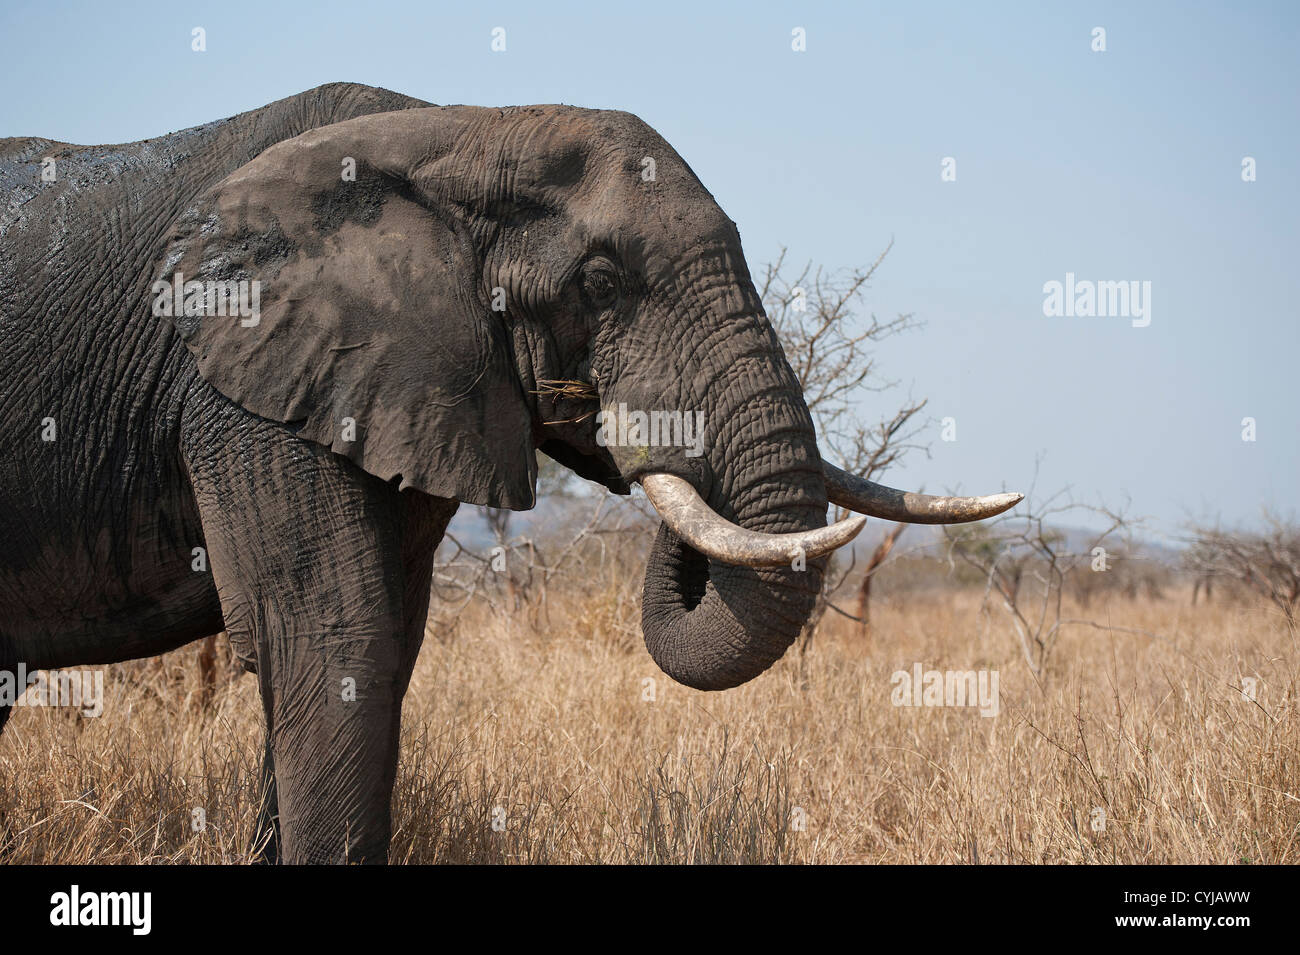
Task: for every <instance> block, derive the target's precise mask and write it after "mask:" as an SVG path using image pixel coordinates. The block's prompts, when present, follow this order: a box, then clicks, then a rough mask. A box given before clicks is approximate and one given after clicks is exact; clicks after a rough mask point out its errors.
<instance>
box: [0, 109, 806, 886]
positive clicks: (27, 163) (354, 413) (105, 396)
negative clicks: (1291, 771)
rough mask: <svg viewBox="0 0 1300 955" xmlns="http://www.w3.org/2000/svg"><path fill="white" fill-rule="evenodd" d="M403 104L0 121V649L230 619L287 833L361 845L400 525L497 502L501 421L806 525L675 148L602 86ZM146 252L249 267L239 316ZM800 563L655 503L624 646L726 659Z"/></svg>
mask: <svg viewBox="0 0 1300 955" xmlns="http://www.w3.org/2000/svg"><path fill="white" fill-rule="evenodd" d="M425 107H427V104H425V103H422V102H420V101H417V100H413V99H410V98H408V97H404V96H400V95H397V94H394V93H390V92H388V91H385V90H379V89H373V88H369V87H363V86H355V85H349V84H334V85H330V86H325V87H321V88H319V89H315V90H311V91H309V92H306V93H303V94H301V95H299V96H294V97H290V98H288V99H285V100H281V101H279V102H276V103H273V104H271V105H270V106H267V107H265V108H263V109H259V110H254V111H253V112H250V113H244V114H242V115H240V116H236V117H234V118H232V119H228V120H222V121H219V122H215V123H210V124H207V125H205V126H200V127H197V128H194V129H190V130H185V131H182V132H178V133H174V134H172V135H169V136H163V137H160V138H157V139H152V140H146V141H144V142H139V143H132V144H129V145H123V146H98V147H84V146H72V145H67V144H62V143H55V142H50V141H48V140H40V139H8V140H0V187H2V188H3V192H4V194H5V196H6V204H5V209H4V211H3V213H2V214H0V253H2V254H0V442H2V445H0V446H3V448H4V451H5V453H4V454H3V455H2V456H0V670H12V669H13V668H14V666H15V665H16V664H17V663H19V662H22V663H24V664H26V666H27V667H28V668H29V669H37V668H55V667H67V666H74V665H89V664H103V663H111V662H115V661H121V660H127V659H132V658H136V657H143V656H149V655H153V654H158V653H162V652H164V651H167V650H170V649H173V648H175V647H178V646H181V645H182V644H185V643H187V642H189V641H192V640H195V639H197V638H200V637H203V636H206V635H208V634H212V633H216V632H218V631H220V630H222V629H224V630H226V631H228V632H229V635H230V639H231V643H232V645H233V647H234V648H235V651H236V653H237V654H238V656H239V657H240V659H241V660H243V662H244V663H245V665H246V666H247V667H248V668H249V669H250V670H253V671H254V672H256V673H257V675H258V680H259V684H260V688H261V693H262V699H263V704H264V708H265V716H266V724H267V740H268V760H267V772H268V779H267V782H268V787H269V799H268V811H267V813H266V814H265V818H266V820H268V825H269V820H270V818H271V816H272V815H273V813H274V810H275V809H276V808H278V820H279V831H278V834H277V839H278V844H277V845H276V847H275V848H274V849H273V851H278V853H279V855H280V857H281V858H283V859H286V860H288V861H292V862H341V861H369V862H376V861H383V860H384V859H385V855H386V851H387V846H388V840H389V834H390V810H389V803H390V798H391V793H392V786H393V779H394V773H395V770H396V762H397V743H398V725H399V719H400V711H401V702H402V696H403V694H404V692H405V690H406V687H407V683H408V681H409V678H410V674H411V669H412V666H413V665H414V662H415V658H416V654H417V652H418V651H419V648H420V643H421V640H422V638H423V635H424V625H425V619H426V614H427V608H428V601H429V586H430V576H431V567H432V561H433V554H434V549H435V548H436V547H437V545H438V542H439V541H440V539H441V538H442V535H443V532H444V530H445V528H446V525H447V522H448V520H449V519H450V518H451V516H452V514H453V513H454V512H455V510H456V507H457V505H458V502H460V501H468V502H473V503H482V504H490V505H495V506H502V507H512V508H526V507H530V506H531V505H532V503H533V500H532V493H533V484H534V472H535V460H534V453H533V452H534V448H538V447H540V448H541V450H543V451H544V452H546V453H548V454H550V455H551V456H552V457H554V458H556V459H557V460H559V461H561V462H562V463H564V464H566V465H568V466H569V467H571V468H573V469H574V470H576V471H577V472H578V473H580V474H582V475H583V476H585V477H588V478H590V479H592V480H597V481H600V482H601V483H603V484H604V485H605V486H607V487H609V488H610V489H612V490H615V491H618V492H621V493H626V491H627V486H628V484H629V483H630V482H632V481H634V480H636V479H637V478H638V477H639V476H640V475H642V474H645V473H648V472H651V471H661V472H666V473H670V474H676V475H678V476H680V477H683V478H685V479H687V480H688V481H690V482H691V483H692V484H693V485H694V486H695V487H696V489H697V490H698V491H699V492H700V493H701V495H702V496H703V497H704V498H705V500H706V501H707V502H708V503H709V504H710V505H711V506H712V508H713V509H714V510H715V511H717V512H718V513H720V514H722V515H723V516H724V517H727V518H729V519H731V520H734V521H736V522H737V523H739V524H741V525H743V526H745V527H748V528H754V529H758V530H764V531H770V532H785V531H794V530H804V529H809V528H814V527H820V526H822V525H823V524H824V523H825V513H826V491H825V487H824V484H823V481H822V477H821V463H820V458H819V455H818V452H817V446H816V440H815V436H814V432H813V426H812V422H811V420H810V417H809V414H808V410H807V408H806V407H805V404H804V401H803V398H802V396H801V394H800V390H799V388H798V385H797V382H796V380H795V377H794V375H793V373H792V372H791V370H790V367H789V365H788V364H787V362H786V360H785V357H784V356H783V354H782V352H781V349H780V346H779V344H778V342H777V340H776V337H775V335H774V333H773V331H772V328H771V326H770V324H769V323H768V321H767V319H766V317H765V316H764V313H763V309H762V306H761V305H760V302H759V299H758V296H757V294H756V292H755V289H754V285H753V282H752V281H751V279H750V275H749V272H748V269H747V268H746V265H745V260H744V257H743V255H742V253H741V247H740V238H739V235H738V233H737V231H736V228H735V226H734V224H733V223H732V222H731V221H730V220H729V219H728V218H727V217H726V216H725V215H724V214H723V212H722V211H721V209H719V208H718V206H717V204H716V203H715V202H714V200H713V198H712V197H711V196H710V194H709V193H708V191H707V190H706V189H705V188H704V187H703V186H702V185H701V184H700V182H699V181H698V180H697V179H696V177H695V175H694V174H693V173H692V172H691V170H690V169H689V168H688V167H687V166H686V164H685V163H684V162H683V161H682V160H681V158H680V157H678V156H677V154H676V153H675V152H674V151H673V150H672V148H671V147H670V146H669V145H668V144H667V143H665V142H664V141H663V140H662V139H661V138H660V137H659V136H658V135H657V134H656V133H655V132H654V131H653V130H652V129H650V128H649V127H648V126H646V125H645V124H644V123H643V122H641V121H640V120H638V119H637V118H635V117H634V116H631V115H628V114H626V113H618V112H604V111H591V110H581V109H574V108H569V107H557V106H542V107H521V108H512V109H505V110H497V109H479V108H472V107H446V108H436V107H435V108H425ZM277 144H278V145H277ZM45 157H52V158H53V159H54V160H55V168H56V177H57V178H56V181H55V182H51V183H43V182H42V181H41V169H42V163H41V161H42V159H44V158H45ZM646 157H649V158H650V159H652V160H653V163H654V178H653V180H652V181H647V179H646V178H644V177H643V175H642V173H643V170H645V169H647V168H648V167H647V165H646V164H645V163H643V160H644V159H645V158H646ZM348 160H352V161H354V163H355V168H356V178H355V181H347V180H345V179H344V177H343V175H342V170H343V169H344V168H345V167H346V163H347V161H348ZM176 272H180V273H182V274H183V276H184V279H185V280H187V281H189V280H200V281H203V280H239V279H246V280H257V281H259V282H260V283H261V289H262V292H261V314H260V320H259V322H258V324H257V325H255V326H250V327H246V326H244V325H243V324H242V323H241V322H240V320H239V319H238V318H234V317H224V316H215V315H206V314H205V315H192V316H184V315H182V316H179V317H176V318H174V319H171V318H167V317H157V316H155V315H154V314H153V313H152V306H153V303H154V292H153V291H152V288H151V287H152V284H153V283H154V281H155V280H157V279H159V278H162V279H167V280H170V279H172V277H173V276H174V273H176ZM496 290H502V291H503V292H504V303H505V306H506V307H505V310H504V311H496V310H493V307H492V303H493V297H494V294H496V295H500V293H499V292H497V291H496ZM558 379H572V380H579V381H587V382H591V383H593V384H594V385H595V387H596V390H597V392H598V395H599V398H598V401H599V405H598V404H597V400H593V399H575V398H562V399H559V400H556V399H555V398H554V397H553V396H552V395H550V394H549V393H548V392H547V389H546V388H545V387H539V383H543V382H545V381H548V380H558ZM620 402H623V403H626V404H627V406H628V407H629V408H633V409H643V410H653V409H677V410H687V411H701V412H703V414H704V421H705V434H706V452H705V454H704V455H703V456H702V457H695V458H691V457H687V456H686V455H685V454H684V453H683V450H682V449H680V448H662V447H650V448H610V449H606V448H603V447H600V446H599V445H598V443H597V441H596V427H595V421H594V415H593V414H592V412H594V411H595V410H597V408H598V407H600V406H604V407H607V408H614V407H617V405H618V404H619V403H620ZM46 419H52V420H53V423H54V428H55V437H54V440H48V441H47V440H43V437H45V436H48V434H49V429H48V422H47V421H46ZM344 419H350V422H351V423H352V425H353V426H354V431H355V433H349V431H348V430H347V428H348V425H349V422H348V421H345V420H344ZM575 419H577V420H575ZM197 547H203V548H205V550H206V553H207V558H208V565H207V568H206V569H200V570H195V569H194V567H193V563H194V549H195V548H197ZM820 580H821V566H820V564H819V563H818V562H816V561H813V562H810V565H809V568H808V570H806V571H804V572H796V571H794V570H785V569H773V570H752V569H744V568H738V567H730V566H724V565H720V564H717V563H714V562H711V561H709V560H708V559H706V558H703V557H701V556H700V555H699V554H697V553H696V552H695V551H693V550H691V549H690V548H689V547H686V546H685V545H683V544H682V543H680V542H679V541H678V540H677V539H676V538H675V537H674V536H673V535H672V534H671V533H670V532H668V531H667V530H666V529H664V528H662V527H661V529H660V531H659V534H658V537H657V539H656V540H655V542H654V547H653V550H652V554H651V557H650V561H649V566H648V569H647V571H646V580H645V594H644V620H643V623H644V632H645V639H646V644H647V646H648V647H649V649H650V652H651V653H652V655H653V656H654V658H655V660H656V661H657V662H658V663H659V665H660V666H661V667H662V668H663V669H664V670H665V671H666V672H668V673H669V674H670V675H672V676H673V677H675V678H676V679H678V680H680V681H682V682H683V683H686V684H688V685H690V686H694V687H699V688H702V689H720V688H725V687H730V686H735V685H737V684H739V683H742V682H744V681H745V680H748V679H750V678H752V677H754V676H755V675H757V674H758V673H760V672H762V671H763V670H764V669H766V668H767V667H769V666H770V665H771V664H772V662H773V661H775V660H776V659H777V658H778V657H780V656H781V654H782V652H783V651H784V650H785V649H786V647H787V646H788V645H789V644H790V643H791V641H792V640H793V639H794V638H795V637H796V635H797V634H798V632H799V630H800V628H801V625H802V624H803V622H804V621H805V620H806V619H807V617H808V614H809V612H810V610H811V607H812V603H813V597H814V595H815V593H816V591H817V589H818V587H819V586H820ZM351 685H354V686H355V700H353V699H351V698H350V697H349V696H348V694H347V692H346V688H347V687H348V686H351ZM4 715H7V714H2V713H0V720H3V718H4Z"/></svg>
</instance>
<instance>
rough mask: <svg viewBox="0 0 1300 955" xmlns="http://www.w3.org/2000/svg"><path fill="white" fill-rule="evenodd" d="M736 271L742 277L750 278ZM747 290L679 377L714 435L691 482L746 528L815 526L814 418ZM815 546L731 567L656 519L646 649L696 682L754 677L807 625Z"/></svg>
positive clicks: (783, 530) (782, 530)
mask: <svg viewBox="0 0 1300 955" xmlns="http://www.w3.org/2000/svg"><path fill="white" fill-rule="evenodd" d="M742 279H743V283H742V284H743V285H748V276H743V277H742ZM730 287H731V288H732V289H734V288H735V286H734V285H731V286H730ZM714 288H717V286H716V285H715V286H714ZM746 292H747V293H748V294H745V295H744V296H743V306H744V308H743V313H740V314H738V313H739V312H740V309H729V310H728V312H729V314H727V315H724V316H723V318H724V319H725V321H726V325H727V327H728V328H729V334H728V335H726V336H725V337H724V338H723V340H721V341H719V342H717V343H715V344H714V346H713V348H711V349H709V350H708V351H706V352H697V353H696V355H697V358H696V359H695V361H696V362H698V364H697V366H696V367H695V368H689V369H688V370H687V371H688V376H684V377H687V380H694V381H702V380H707V381H709V387H708V388H707V391H705V394H706V395H707V400H708V402H709V407H710V412H711V415H710V417H711V420H712V422H713V424H714V427H711V428H710V432H711V434H712V436H713V441H712V444H711V446H710V448H709V450H708V452H707V463H708V467H707V470H706V476H705V477H704V478H703V479H702V480H700V481H699V483H700V484H702V485H704V486H702V487H701V488H700V490H701V492H702V496H703V497H704V498H705V501H706V503H707V504H708V507H709V508H710V509H711V510H712V511H714V512H716V514H717V515H719V516H720V517H722V518H725V519H726V520H728V521H731V522H733V523H734V524H737V525H739V526H740V527H741V528H745V529H746V530H748V531H759V532H763V533H766V534H789V535H793V534H794V533H796V532H807V531H812V530H816V529H818V528H824V527H825V524H826V507H827V498H826V483H825V480H824V478H823V474H822V463H821V457H820V455H819V454H818V451H817V441H816V434H815V432H814V429H813V424H812V418H811V416H810V415H809V413H808V409H807V406H806V405H805V404H804V400H803V394H802V391H801V389H800V387H799V384H798V381H797V379H796V378H795V375H794V372H793V371H792V370H791V369H790V366H789V364H788V362H787V361H786V359H785V356H784V354H783V353H782V351H781V349H780V346H779V344H778V343H777V340H776V336H775V334H774V333H773V331H772V329H771V326H770V325H769V324H768V322H767V319H766V317H765V316H764V315H763V311H762V308H761V306H760V305H759V304H758V300H757V295H756V294H755V293H753V292H752V286H749V288H748V289H746ZM731 301H732V302H735V299H732V300H731ZM717 304H718V303H717V302H715V303H714V305H715V313H716V306H717ZM645 483H647V491H648V492H650V491H651V489H652V485H651V484H650V483H649V482H648V481H647V482H645ZM651 500H652V502H653V503H655V504H656V505H657V506H659V505H660V503H661V501H660V500H657V499H656V497H655V496H654V495H652V496H651ZM665 516H666V513H665ZM678 526H679V529H680V525H678ZM852 532H853V533H856V527H854V528H853V531H852ZM821 533H822V534H827V533H828V532H827V531H823V532H821ZM754 536H756V535H754ZM804 536H805V537H807V536H808V535H804ZM799 539H800V538H796V537H794V536H791V537H789V538H785V540H788V541H796V540H799ZM701 546H704V545H703V544H702V545H701ZM819 549H820V550H824V549H825V548H819ZM817 552H818V550H812V549H810V550H809V552H808V553H807V554H804V553H802V552H801V551H800V550H799V549H798V548H794V550H793V552H792V553H791V554H790V556H789V559H788V560H787V561H785V562H783V563H781V564H780V565H779V566H737V565H736V564H735V563H733V562H727V561H723V560H720V559H717V557H716V556H715V557H708V556H706V555H705V554H702V553H701V552H700V551H699V550H697V549H696V548H694V547H692V546H690V545H689V544H687V543H686V542H684V541H683V540H682V539H681V537H679V536H678V535H677V534H676V533H674V531H673V530H672V529H671V528H670V526H669V524H668V523H667V522H665V523H664V524H661V526H660V528H659V531H658V534H657V536H656V538H655V541H654V545H653V547H652V549H651V553H650V559H649V564H648V566H647V569H646V577H645V588H644V592H643V600H642V630H643V633H644V636H645V642H646V647H647V649H648V650H649V651H650V654H651V656H652V657H653V658H654V660H655V662H656V663H657V664H658V665H659V667H660V668H661V669H663V671H664V672H665V673H667V674H668V675H669V676H671V677H673V679H675V680H677V681H678V682H680V683H684V684H686V685H687V686H691V687H695V688H696V689H701V690H721V689H727V688H729V687H733V686H737V685H739V684H741V683H744V682H746V681H747V680H750V679H752V678H754V677H755V676H757V675H758V674H760V673H762V672H763V671H764V670H766V669H767V668H768V667H770V666H771V665H772V664H773V663H774V662H776V661H777V660H778V659H780V657H781V655H782V654H783V653H784V652H785V651H786V648H788V647H789V646H790V644H791V643H793V642H794V640H795V639H796V638H797V637H798V635H799V633H800V631H801V630H802V629H803V626H804V624H805V623H806V622H807V621H808V617H809V615H810V613H811V612H812V609H813V605H814V602H815V600H816V598H817V594H818V592H819V591H820V589H821V582H822V570H823V567H824V565H825V561H824V559H819V558H818V557H817V556H816V554H817ZM768 563H769V564H771V563H774V561H768Z"/></svg>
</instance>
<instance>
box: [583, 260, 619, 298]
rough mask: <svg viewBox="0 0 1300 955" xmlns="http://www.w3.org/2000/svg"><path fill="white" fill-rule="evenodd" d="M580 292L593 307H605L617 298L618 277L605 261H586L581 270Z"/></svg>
mask: <svg viewBox="0 0 1300 955" xmlns="http://www.w3.org/2000/svg"><path fill="white" fill-rule="evenodd" d="M582 294H583V295H585V296H586V297H587V301H588V302H590V303H591V304H592V306H593V307H595V308H598V309H606V308H609V306H611V305H613V304H614V302H615V301H616V300H617V299H618V277H617V276H616V275H615V273H614V270H613V269H612V268H610V267H609V265H608V264H606V263H594V262H592V263H588V264H587V267H586V268H585V269H583V272H582Z"/></svg>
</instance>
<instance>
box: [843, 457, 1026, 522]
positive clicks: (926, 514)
mask: <svg viewBox="0 0 1300 955" xmlns="http://www.w3.org/2000/svg"><path fill="white" fill-rule="evenodd" d="M822 470H823V472H824V473H825V475H826V497H827V498H828V499H829V500H830V502H831V503H832V504H838V505H839V506H840V507H846V508H848V509H849V510H850V511H857V512H858V513H859V514H866V515H868V516H870V517H880V518H884V519H885V520H888V521H898V522H899V523H902V524H965V523H967V522H968V521H982V520H984V519H985V518H986V517H993V516H994V515H996V514H1001V513H1002V512H1003V511H1005V510H1008V509H1009V508H1012V507H1015V506H1016V505H1017V504H1019V503H1020V502H1021V501H1022V500H1024V497H1025V496H1024V495H1023V494H1016V493H1014V492H1007V493H1003V494H989V495H987V496H985V497H934V496H932V495H930V494H914V493H912V492H911V491H897V490H895V489H894V488H892V487H885V485H883V484H876V483H875V482H874V481H868V480H867V479H866V478H860V477H858V476H857V475H856V474H850V473H849V472H848V471H843V470H841V469H840V468H837V467H836V466H835V465H833V464H828V463H827V462H825V461H823V462H822Z"/></svg>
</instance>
